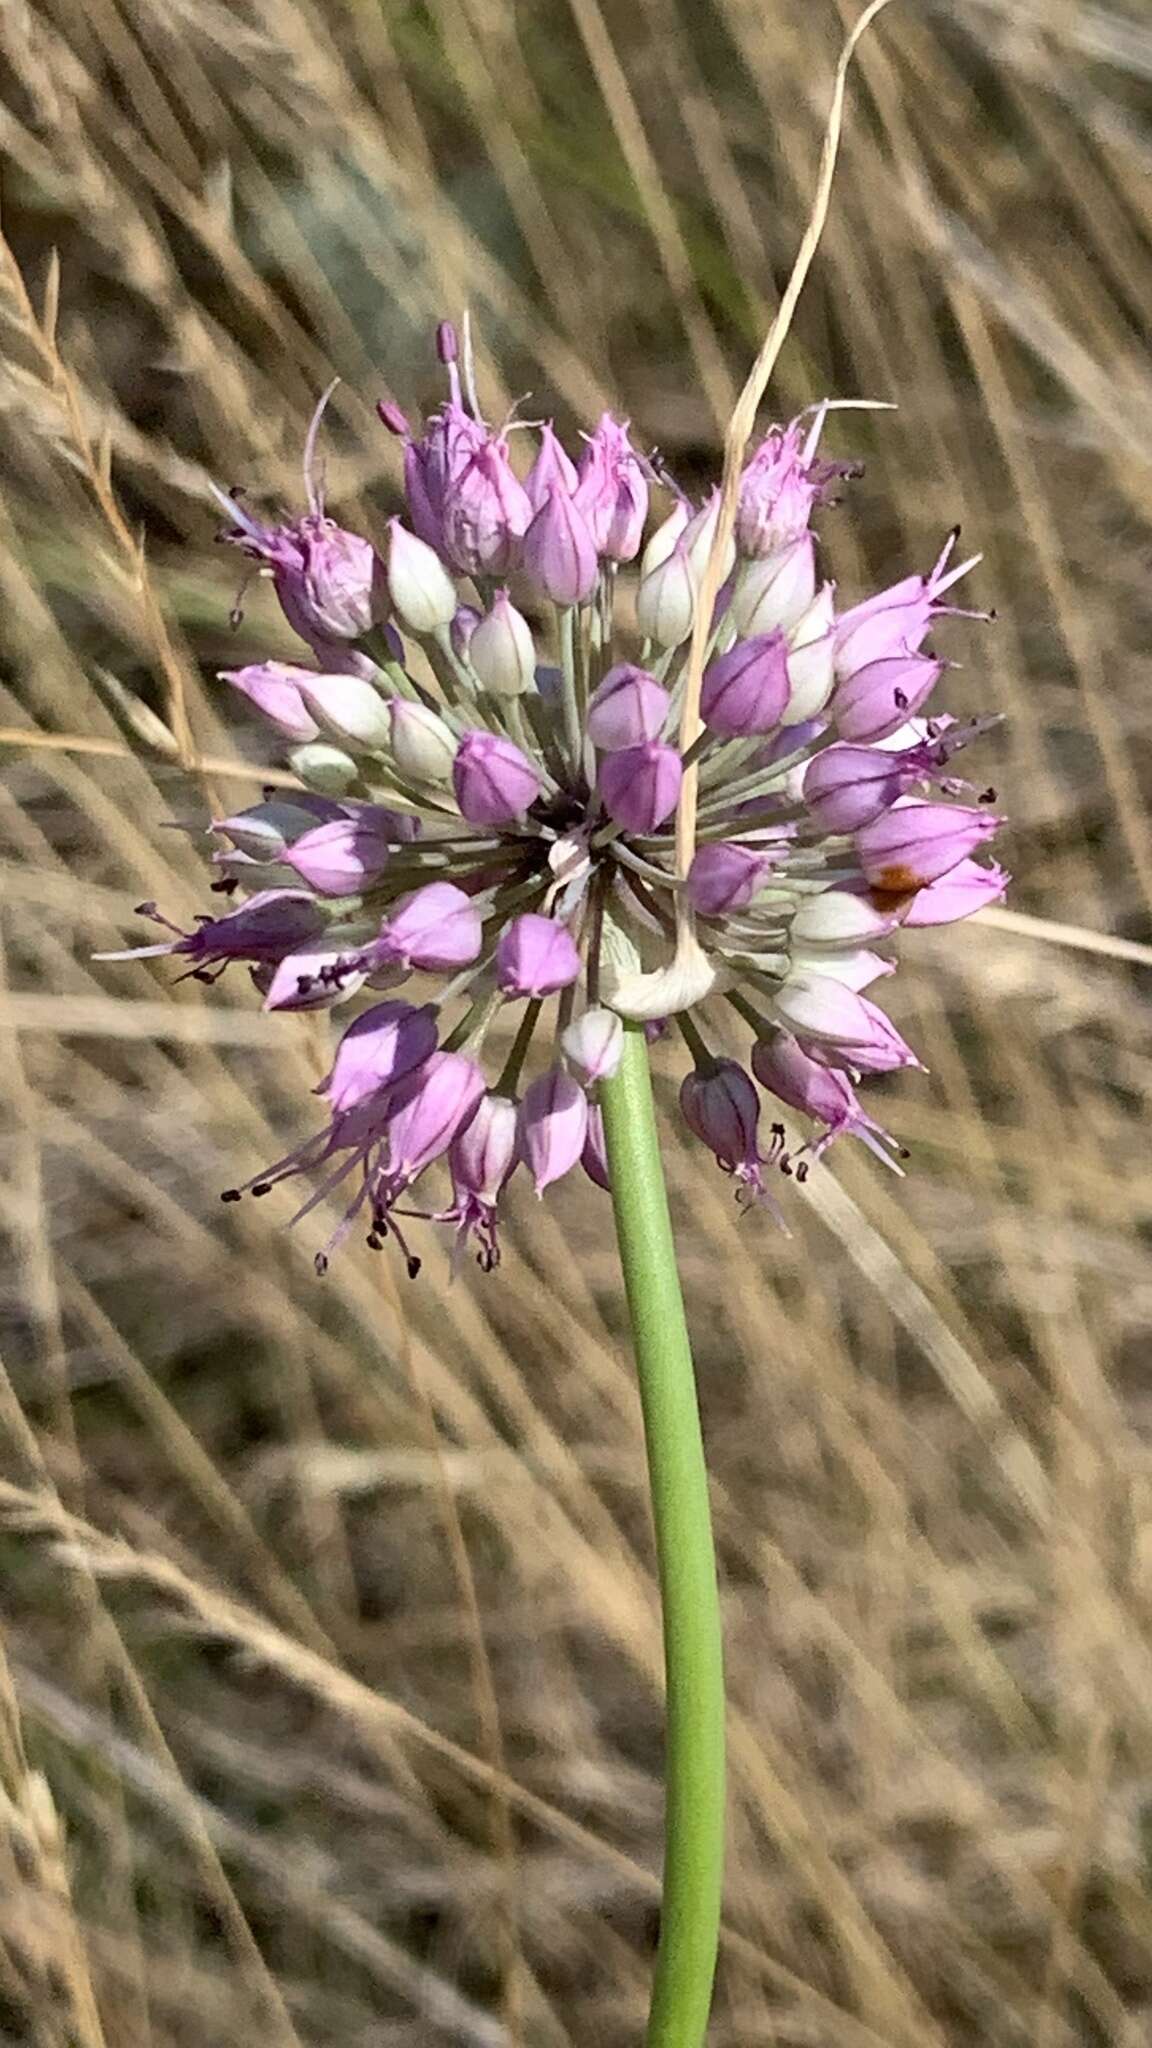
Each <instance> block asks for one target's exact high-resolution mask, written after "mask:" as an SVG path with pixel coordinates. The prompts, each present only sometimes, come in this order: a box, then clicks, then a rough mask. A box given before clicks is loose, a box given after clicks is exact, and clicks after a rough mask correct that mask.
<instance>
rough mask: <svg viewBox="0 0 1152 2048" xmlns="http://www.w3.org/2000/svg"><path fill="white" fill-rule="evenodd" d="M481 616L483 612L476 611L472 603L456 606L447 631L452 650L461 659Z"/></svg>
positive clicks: (466, 651)
mask: <svg viewBox="0 0 1152 2048" xmlns="http://www.w3.org/2000/svg"><path fill="white" fill-rule="evenodd" d="M483 616H484V614H483V612H478V611H477V609H476V607H475V605H474V604H460V605H457V607H456V610H455V613H454V614H453V618H452V624H451V627H450V628H449V632H450V636H451V640H452V651H453V653H454V654H458V655H459V656H460V659H461V661H463V660H464V659H465V657H466V655H467V653H468V649H469V648H470V647H471V645H472V635H473V633H474V632H475V631H476V628H477V626H478V625H479V624H480V621H481V619H482V618H483Z"/></svg>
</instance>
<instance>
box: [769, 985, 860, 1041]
mask: <svg viewBox="0 0 1152 2048" xmlns="http://www.w3.org/2000/svg"><path fill="white" fill-rule="evenodd" d="M773 1006H774V1008H775V1010H776V1014H777V1016H778V1017H779V1018H780V1021H781V1023H782V1024H785V1025H787V1027H788V1029H789V1030H790V1031H794V1032H798V1033H799V1034H800V1036H801V1037H802V1038H813V1039H818V1040H819V1041H821V1042H822V1043H826V1044H828V1045H852V1044H855V1043H863V1042H864V1041H865V1040H866V1039H867V1037H868V1035H869V1020H868V1014H867V1005H866V1003H865V1001H864V998H863V996H859V995H857V994H856V993H855V991H854V990H853V989H850V988H846V987H845V986H844V984H843V982H840V981H837V980H835V978H834V977H833V976H832V975H828V974H816V973H813V972H811V971H810V970H809V969H807V968H804V969H803V970H802V971H801V972H800V973H798V974H790V975H789V976H788V979H787V981H784V982H782V983H781V984H780V987H779V988H778V989H777V990H776V993H775V995H774V997H773Z"/></svg>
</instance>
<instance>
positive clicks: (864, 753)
mask: <svg viewBox="0 0 1152 2048" xmlns="http://www.w3.org/2000/svg"><path fill="white" fill-rule="evenodd" d="M923 776H924V763H923V760H922V759H921V760H913V761H909V759H908V757H907V755H903V756H902V755H900V754H882V753H879V752H878V751H877V750H876V748H875V747H850V746H833V747H828V748H826V749H825V751H824V753H822V754H817V755H816V758H815V760H813V761H810V762H809V763H808V766H807V769H806V770H805V774H804V802H805V803H806V804H807V806H808V812H809V815H810V817H811V819H812V821H813V823H814V824H815V825H816V826H817V827H818V829H819V830H820V831H821V832H855V831H857V830H858V829H859V827H860V826H861V825H868V824H870V823H871V822H872V820H873V819H874V818H878V817H879V816H880V815H881V813H882V812H884V811H887V810H890V809H891V807H892V805H893V804H894V803H895V802H896V799H897V798H898V797H901V796H903V795H904V792H905V791H906V790H908V789H911V787H912V785H913V783H914V782H919V781H922V780H923Z"/></svg>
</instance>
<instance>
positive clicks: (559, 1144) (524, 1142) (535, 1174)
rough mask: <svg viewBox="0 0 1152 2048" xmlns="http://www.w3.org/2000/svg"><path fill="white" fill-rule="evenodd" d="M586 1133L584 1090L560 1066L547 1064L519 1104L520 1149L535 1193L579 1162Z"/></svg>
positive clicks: (586, 1116)
mask: <svg viewBox="0 0 1152 2048" xmlns="http://www.w3.org/2000/svg"><path fill="white" fill-rule="evenodd" d="M587 1134H588V1098H587V1096H586V1095H585V1093H584V1090H583V1089H582V1088H581V1087H580V1086H579V1085H578V1083H577V1082H575V1081H574V1080H573V1079H572V1076H571V1075H570V1074H566V1073H565V1072H564V1069H563V1067H550V1068H549V1069H548V1072H547V1073H546V1074H541V1075H540V1078H539V1079H538V1080H536V1081H533V1082H532V1083H531V1084H530V1085H529V1087H527V1088H526V1089H525V1091H524V1100H523V1102H522V1103H521V1105H520V1139H519V1144H520V1152H521V1156H522V1158H523V1159H524V1162H525V1164H526V1165H527V1167H528V1171H529V1173H530V1174H531V1175H532V1179H533V1182H534V1184H535V1188H536V1193H537V1194H538V1195H542V1194H543V1193H544V1190H545V1188H547V1187H551V1185H552V1183H553V1181H556V1180H561V1179H562V1178H563V1176H564V1175H565V1174H566V1173H570V1172H571V1170H572V1168H573V1167H574V1166H575V1165H577V1164H578V1162H579V1159H580V1155H581V1153H582V1152H583V1150H584V1140H585V1138H586V1136H587Z"/></svg>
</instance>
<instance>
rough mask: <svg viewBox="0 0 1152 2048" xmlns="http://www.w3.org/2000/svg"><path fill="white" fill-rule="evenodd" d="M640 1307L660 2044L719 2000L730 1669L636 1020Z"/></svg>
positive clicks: (614, 1147) (632, 1147) (628, 1225)
mask: <svg viewBox="0 0 1152 2048" xmlns="http://www.w3.org/2000/svg"><path fill="white" fill-rule="evenodd" d="M600 1100H601V1106H602V1108H603V1113H604V1139H605V1146H606V1150H607V1156H608V1171H609V1174H610V1177H611V1182H612V1202H613V1207H614V1209H615V1213H616V1234H617V1237H618V1239H619V1243H620V1259H621V1264H622V1265H623V1268H624V1283H625V1286H626V1288H627V1293H628V1308H629V1312H630V1315H631V1319H632V1333H633V1342H634V1344H635V1349H636V1367H637V1373H638V1376H639V1381H640V1398H641V1402H642V1405H643V1410H644V1434H645V1440H646V1443H647V1449H648V1473H649V1481H650V1484H651V1491H652V1517H653V1521H654V1523H655V1529H656V1554H657V1561H658V1564H659V1569H660V1592H661V1599H662V1602H663V1610H664V1662H665V1672H666V1685H667V1699H668V1703H667V1736H666V1744H665V1757H666V1761H665V1787H666V1790H665V1839H664V1896H663V1905H662V1908H661V1916H660V1947H659V1953H658V1955H657V1958H656V1974H655V1980H654V1983H653V1987H652V2005H651V2010H650V2013H649V2017H648V2034H647V2048H700V2044H701V2043H702V2041H703V2040H704V2036H705V2033H706V2031H707V2026H708V2014H709V2010H710V2007H711V2003H712V1979H713V1975H714V1973H715V1968H716V1944H717V1939H718V1935H719V1926H720V1894H721V1886H722V1882H723V1866H724V1671H723V1654H722V1646H721V1637H720V1604H719V1599H718V1596H717V1589H716V1558H715V1552H714V1549H713V1543H712V1523H711V1516H710V1512H709V1506H708V1473H707V1468H706V1466H705V1463H704V1446H703V1443H702V1441H701V1437H700V1416H699V1411H698V1409H697V1405H696V1378H695V1373H694V1371H693V1366H692V1353H691V1350H690V1348H689V1343H688V1329H687V1325H686V1323H685V1320H684V1303H683V1299H682V1297H681V1293H680V1277H679V1273H678V1271H677V1267H676V1248H675V1244H674V1241H673V1237H672V1224H671V1219H670V1217H669V1214H668V1197H667V1194H666V1192H665V1187H664V1172H663V1167H662V1164H661V1158H660V1144H659V1139H658V1136H657V1131H656V1116H655V1110H654V1105H653V1101H652V1082H651V1078H650V1075H649V1071H648V1049H647V1046H646V1044H645V1040H644V1033H643V1030H642V1029H641V1027H640V1026H638V1025H629V1026H628V1027H627V1028H626V1030H625V1033H624V1051H623V1056H622V1058H621V1061H620V1065H619V1067H618V1068H617V1070H616V1073H615V1074H614V1075H613V1076H612V1078H611V1080H608V1081H602V1082H601V1084H600Z"/></svg>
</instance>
